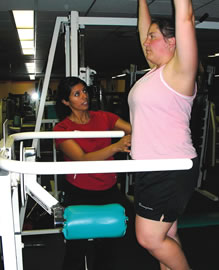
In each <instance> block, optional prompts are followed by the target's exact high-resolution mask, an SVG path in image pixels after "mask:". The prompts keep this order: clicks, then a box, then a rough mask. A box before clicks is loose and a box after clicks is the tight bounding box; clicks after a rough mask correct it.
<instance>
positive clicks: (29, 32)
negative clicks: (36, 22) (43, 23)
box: [17, 28, 34, 40]
mask: <svg viewBox="0 0 219 270" xmlns="http://www.w3.org/2000/svg"><path fill="white" fill-rule="evenodd" d="M17 31H18V36H19V39H20V40H34V33H33V29H20V28H18V29H17Z"/></svg>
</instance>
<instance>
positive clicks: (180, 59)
mask: <svg viewBox="0 0 219 270" xmlns="http://www.w3.org/2000/svg"><path fill="white" fill-rule="evenodd" d="M174 5H175V18H176V26H175V27H176V54H175V57H174V69H175V71H177V73H178V74H181V75H182V76H186V77H184V79H187V80H188V82H189V81H190V82H191V83H192V82H194V80H195V77H196V72H197V66H198V49H197V41H196V33H195V21H194V14H193V7H192V2H191V0H174Z"/></svg>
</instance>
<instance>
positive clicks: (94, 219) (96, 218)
mask: <svg viewBox="0 0 219 270" xmlns="http://www.w3.org/2000/svg"><path fill="white" fill-rule="evenodd" d="M64 219H65V222H64V227H63V231H62V232H63V234H64V237H65V239H67V240H72V239H94V238H113V237H122V236H124V235H125V233H126V228H127V220H128V218H127V217H126V216H125V209H124V207H122V206H121V205H120V204H116V203H115V204H105V205H72V206H68V207H66V208H65V211H64Z"/></svg>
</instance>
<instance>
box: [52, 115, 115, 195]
mask: <svg viewBox="0 0 219 270" xmlns="http://www.w3.org/2000/svg"><path fill="white" fill-rule="evenodd" d="M89 113H90V121H89V122H88V123H87V124H77V123H74V122H72V121H71V120H70V119H69V118H68V117H67V118H65V119H64V120H63V121H61V122H60V123H58V124H57V125H56V126H55V127H54V131H74V130H80V131H108V130H112V129H113V128H114V126H115V123H116V121H117V120H118V119H119V117H118V116H117V115H115V114H113V113H110V112H104V111H89ZM65 140H69V139H56V140H55V142H56V147H57V148H58V147H59V144H60V143H62V142H63V141H65ZM74 141H75V142H77V143H78V144H79V145H80V147H81V148H82V149H83V151H84V152H85V153H90V152H94V151H97V150H100V149H102V148H105V147H107V146H108V145H110V144H111V138H75V139H74ZM64 159H65V160H66V161H71V160H70V159H69V158H68V157H67V156H64ZM108 159H109V160H112V159H113V157H110V158H108ZM66 180H67V181H68V182H70V183H71V184H72V185H75V186H76V187H78V188H82V189H87V190H106V189H109V188H111V187H112V186H113V185H114V184H115V183H116V174H115V173H93V174H68V175H66Z"/></svg>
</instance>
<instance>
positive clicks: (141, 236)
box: [136, 215, 189, 270]
mask: <svg viewBox="0 0 219 270" xmlns="http://www.w3.org/2000/svg"><path fill="white" fill-rule="evenodd" d="M172 225H173V223H168V222H162V221H154V220H149V219H145V218H142V217H140V216H138V215H137V216H136V236H137V239H138V242H139V244H140V245H141V246H142V247H144V248H146V249H147V250H148V251H149V252H150V253H151V254H152V255H153V256H154V257H155V258H156V259H157V260H159V261H160V262H161V263H162V264H163V265H165V266H166V267H167V269H168V268H169V269H171V270H189V266H188V263H187V260H186V258H185V255H184V253H183V251H182V249H181V247H180V244H179V243H178V242H177V241H176V240H175V239H173V238H171V237H169V236H168V232H169V230H170V228H171V227H172Z"/></svg>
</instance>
